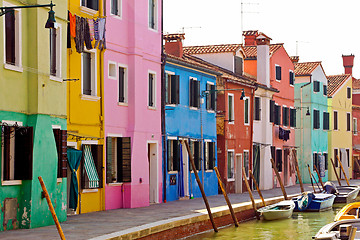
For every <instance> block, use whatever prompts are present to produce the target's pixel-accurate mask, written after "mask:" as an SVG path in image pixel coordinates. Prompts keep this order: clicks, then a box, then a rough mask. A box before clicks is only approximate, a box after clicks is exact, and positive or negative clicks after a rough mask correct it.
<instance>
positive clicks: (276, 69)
mask: <svg viewBox="0 0 360 240" xmlns="http://www.w3.org/2000/svg"><path fill="white" fill-rule="evenodd" d="M278 69H280V70H279V71H280V76H278ZM278 77H279V78H278ZM281 77H282V71H281V66H280V65H278V64H275V80H276V81H277V82H281Z"/></svg>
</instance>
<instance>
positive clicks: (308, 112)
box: [296, 107, 310, 116]
mask: <svg viewBox="0 0 360 240" xmlns="http://www.w3.org/2000/svg"><path fill="white" fill-rule="evenodd" d="M302 108H306V109H307V110H306V114H305V115H306V116H310V111H309V107H296V109H302Z"/></svg>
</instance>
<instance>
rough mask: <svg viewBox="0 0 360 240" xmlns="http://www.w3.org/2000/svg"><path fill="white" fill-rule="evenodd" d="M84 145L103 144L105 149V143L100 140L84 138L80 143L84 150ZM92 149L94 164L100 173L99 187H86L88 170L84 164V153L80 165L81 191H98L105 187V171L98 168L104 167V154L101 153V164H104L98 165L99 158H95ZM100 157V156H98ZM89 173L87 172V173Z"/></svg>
mask: <svg viewBox="0 0 360 240" xmlns="http://www.w3.org/2000/svg"><path fill="white" fill-rule="evenodd" d="M83 145H90V146H92V145H95V146H98V147H99V146H102V148H103V149H102V151H104V145H102V144H100V143H99V141H98V140H82V141H81V144H80V147H81V151H83ZM90 150H91V154H92V156H93V160H94V164H95V168H96V172H97V174H98V177H99V187H97V188H90V187H86V186H85V179H84V178H85V173H86V170H85V165H84V161H85V160H84V154H83V156H82V157H81V163H80V166H79V169H80V189H81V192H83V193H84V192H98V189H101V188H103V186H104V181H103V173H102V171H99V169H98V168H101V169H102V168H103V167H104V166H103V165H104V155H103V154H101V157H102V159H101V164H102V166H100V167H98V166H97V163H98V162H99V160H98V159H97V158H96V161H95V159H94V153H93V149H92V147H90ZM96 157H98V156H96ZM86 174H87V173H86ZM105 182H106V179H105Z"/></svg>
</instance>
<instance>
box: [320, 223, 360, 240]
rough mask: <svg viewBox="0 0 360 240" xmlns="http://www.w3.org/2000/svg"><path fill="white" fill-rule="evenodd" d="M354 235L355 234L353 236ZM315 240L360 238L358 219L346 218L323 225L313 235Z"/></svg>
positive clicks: (359, 239) (358, 239) (357, 239)
mask: <svg viewBox="0 0 360 240" xmlns="http://www.w3.org/2000/svg"><path fill="white" fill-rule="evenodd" d="M354 235H355V236H354ZM313 239H315V240H338V239H355V240H360V219H346V220H339V221H336V222H332V223H329V224H326V225H325V226H323V227H322V228H321V229H320V230H319V232H318V233H317V234H316V235H315V236H314V237H313Z"/></svg>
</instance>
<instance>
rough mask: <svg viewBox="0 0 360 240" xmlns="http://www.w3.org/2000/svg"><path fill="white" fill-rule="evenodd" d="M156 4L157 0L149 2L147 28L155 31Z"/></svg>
mask: <svg viewBox="0 0 360 240" xmlns="http://www.w3.org/2000/svg"><path fill="white" fill-rule="evenodd" d="M156 3H157V0H149V28H151V29H156V28H157V26H156V18H157V11H156Z"/></svg>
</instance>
